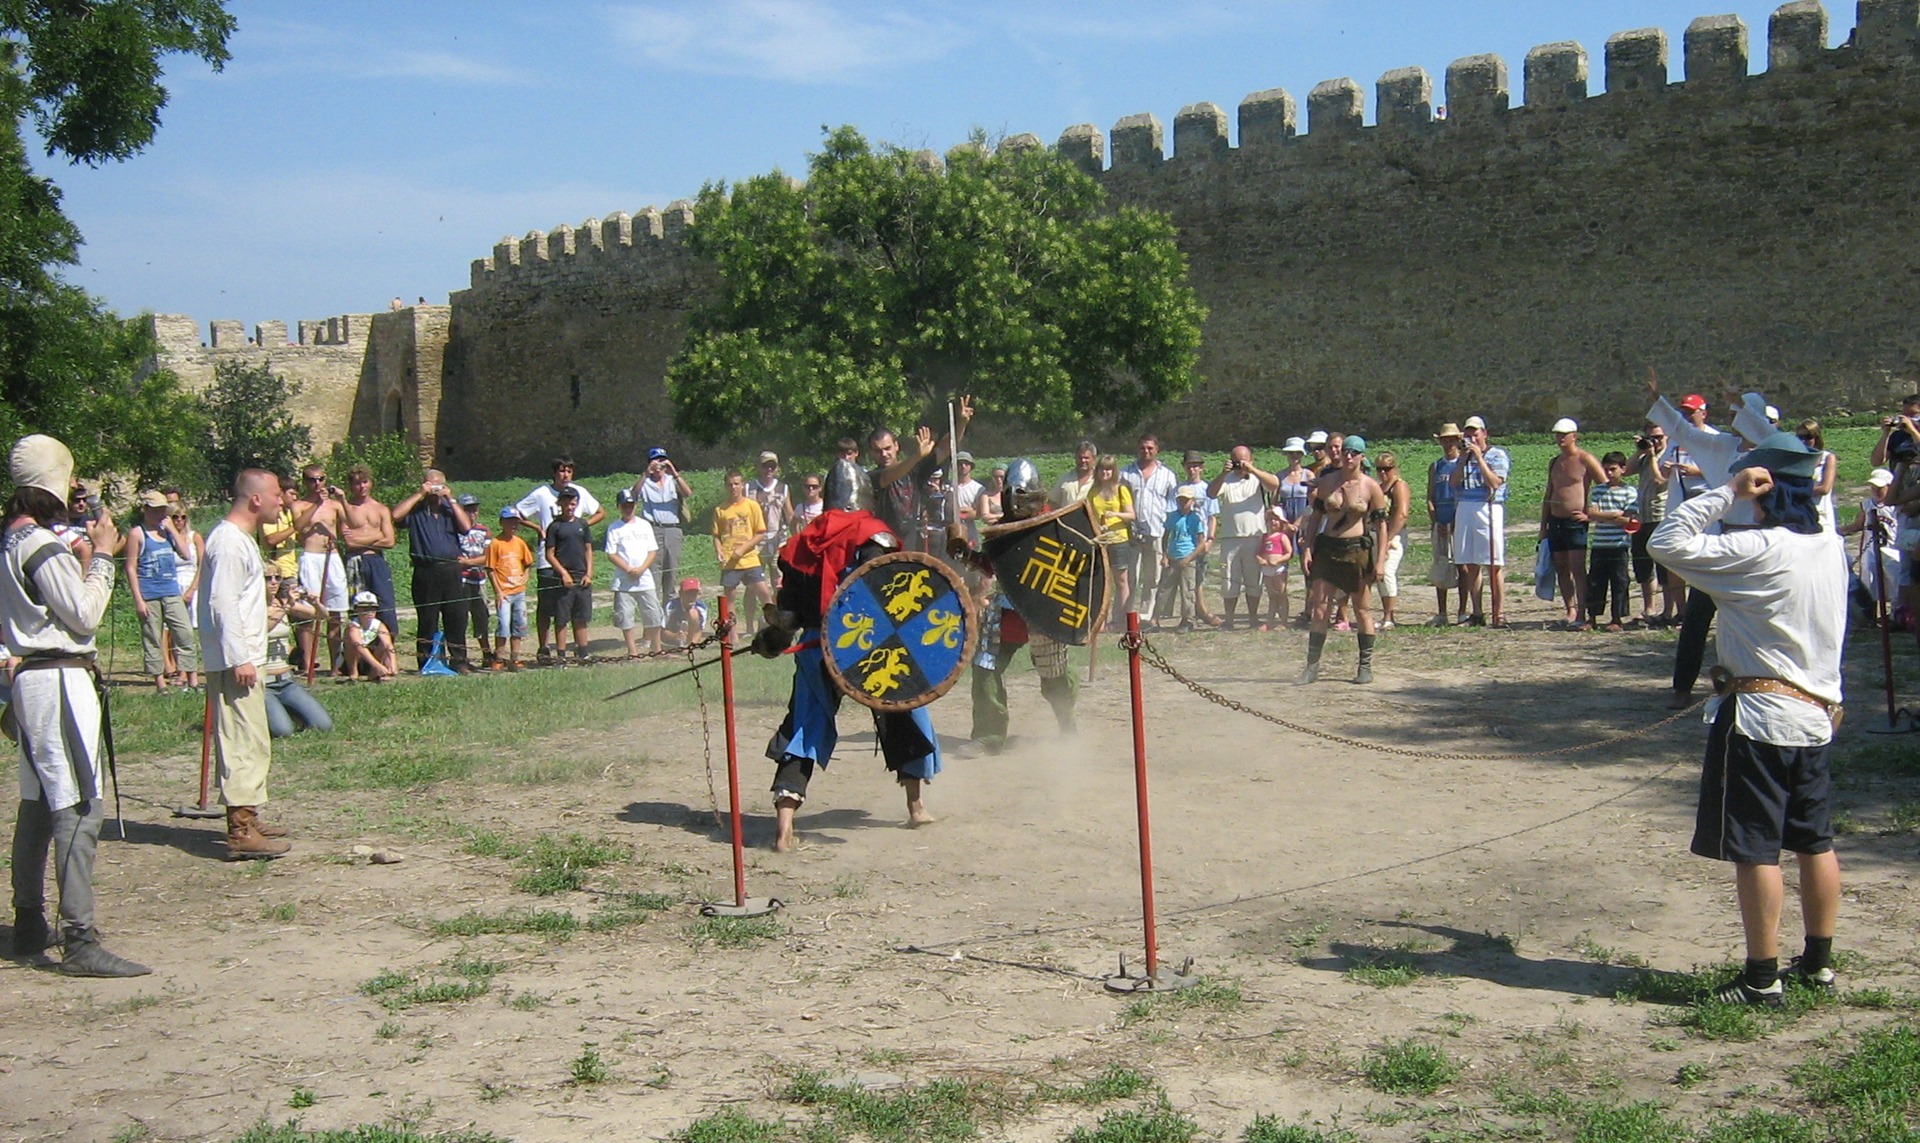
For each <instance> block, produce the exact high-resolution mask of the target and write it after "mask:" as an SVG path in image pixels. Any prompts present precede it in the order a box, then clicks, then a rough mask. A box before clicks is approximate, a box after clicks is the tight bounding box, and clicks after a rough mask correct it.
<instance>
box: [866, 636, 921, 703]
mask: <svg viewBox="0 0 1920 1143" xmlns="http://www.w3.org/2000/svg"><path fill="white" fill-rule="evenodd" d="M854 666H855V668H856V669H858V670H860V671H862V672H864V677H863V678H862V679H861V680H860V689H861V690H863V691H865V692H867V693H868V694H870V695H872V696H873V697H874V698H884V697H885V696H886V695H887V694H888V693H889V692H892V691H897V690H899V689H900V683H901V681H902V680H903V679H905V678H906V677H907V676H908V675H909V674H911V673H912V672H913V664H912V663H910V662H908V661H907V649H906V648H905V647H901V646H897V645H896V646H893V647H882V648H880V649H879V650H878V651H874V652H872V653H871V654H869V655H867V656H866V657H865V658H864V659H861V660H860V661H859V662H858V663H856V664H854Z"/></svg>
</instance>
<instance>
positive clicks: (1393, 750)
mask: <svg viewBox="0 0 1920 1143" xmlns="http://www.w3.org/2000/svg"><path fill="white" fill-rule="evenodd" d="M1134 638H1135V637H1134V636H1131V635H1123V636H1121V640H1120V645H1121V646H1122V647H1124V648H1127V649H1129V650H1131V649H1132V647H1133V646H1134ZM1138 646H1139V649H1140V658H1141V659H1142V660H1143V661H1144V662H1145V663H1146V664H1147V665H1148V666H1150V667H1152V668H1153V669H1154V670H1156V671H1159V672H1160V673H1161V674H1164V675H1166V676H1167V677H1168V678H1170V679H1172V680H1173V681H1174V682H1176V683H1179V684H1180V685H1181V686H1183V687H1185V688H1187V689H1188V690H1190V691H1192V692H1193V693H1194V694H1196V695H1199V696H1200V697H1201V698H1203V699H1206V700H1207V701H1208V702H1210V703H1213V704H1214V705H1215V706H1221V707H1225V708H1226V709H1228V710H1231V711H1237V712H1239V713H1240V714H1246V715H1251V716H1253V717H1254V718H1257V719H1260V720H1261V721H1263V722H1270V723H1272V724H1273V725H1275V726H1279V727H1284V728H1285V729H1287V730H1291V731H1293V732H1294V733H1296V734H1305V735H1307V736H1309V737H1312V738H1318V739H1321V740H1323V741H1326V742H1332V743H1336V744H1338V745H1341V746H1352V747H1354V748H1356V749H1360V750H1371V751H1374V752H1375V753H1378V754H1392V755H1396V756H1398V757H1402V758H1430V759H1433V760H1435V761H1443V762H1508V761H1515V760H1519V759H1524V758H1546V757H1551V756H1553V755H1556V754H1578V753H1581V752H1582V751H1586V750H1598V749H1599V748H1600V747H1602V746H1614V745H1618V744H1619V743H1622V742H1630V741H1632V740H1634V739H1636V738H1643V737H1645V736H1646V735H1649V734H1652V733H1653V732H1654V731H1656V730H1660V729H1661V728H1663V727H1667V726H1671V725H1673V724H1674V723H1676V722H1678V721H1680V720H1681V719H1683V718H1686V717H1687V716H1688V715H1690V714H1692V713H1693V710H1694V708H1695V707H1698V706H1699V705H1700V704H1701V703H1702V702H1705V701H1706V700H1705V699H1704V698H1701V699H1696V700H1694V701H1693V702H1692V703H1690V704H1688V705H1687V706H1686V707H1685V708H1684V709H1681V710H1678V711H1675V712H1674V713H1672V714H1670V715H1668V716H1667V717H1665V718H1663V719H1661V720H1660V721H1658V722H1655V723H1652V724H1650V725H1648V726H1643V727H1641V728H1640V729H1639V730H1630V731H1627V732H1626V733H1624V734H1616V735H1613V736H1611V737H1608V738H1602V739H1598V740H1596V741H1593V742H1585V743H1579V744H1576V745H1573V746H1555V747H1553V748H1552V749H1549V750H1519V751H1509V752H1505V753H1498V754H1475V753H1469V752H1467V751H1460V750H1441V751H1433V750H1417V749H1414V748H1413V747H1409V746H1387V745H1383V744H1381V743H1378V742H1368V741H1367V740H1365V739H1363V738H1353V737H1350V736H1348V735H1345V734H1335V733H1333V732H1332V731H1330V730H1321V729H1319V728H1317V727H1312V726H1306V725H1303V724H1301V723H1298V722H1292V721H1289V720H1288V719H1284V718H1281V717H1280V716H1279V715H1277V714H1269V713H1267V712H1266V711H1264V710H1258V709H1256V708H1254V707H1251V706H1248V705H1247V704H1246V703H1243V702H1241V701H1239V700H1238V699H1233V698H1229V697H1227V696H1226V695H1223V694H1221V693H1220V692H1219V691H1216V690H1213V689H1212V688H1210V687H1208V686H1206V685H1205V684H1203V683H1199V682H1196V681H1194V680H1193V679H1190V678H1188V677H1187V676H1186V675H1184V674H1182V673H1181V672H1180V669H1179V668H1177V667H1175V666H1174V665H1173V664H1172V663H1169V662H1167V659H1166V656H1165V655H1162V654H1161V653H1160V651H1159V649H1158V648H1156V647H1155V646H1154V645H1153V641H1152V640H1150V639H1148V638H1147V637H1146V636H1144V635H1142V636H1139V637H1138Z"/></svg>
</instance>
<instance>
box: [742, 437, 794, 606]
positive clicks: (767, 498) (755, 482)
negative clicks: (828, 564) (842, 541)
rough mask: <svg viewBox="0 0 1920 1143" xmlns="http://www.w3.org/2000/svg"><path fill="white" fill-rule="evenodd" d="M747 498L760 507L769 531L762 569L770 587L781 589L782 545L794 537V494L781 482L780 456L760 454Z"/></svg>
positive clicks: (762, 548) (762, 551) (763, 545)
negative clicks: (749, 497)
mask: <svg viewBox="0 0 1920 1143" xmlns="http://www.w3.org/2000/svg"><path fill="white" fill-rule="evenodd" d="M747 495H748V496H751V497H753V500H754V503H756V504H758V505H760V516H761V518H762V519H764V520H765V521H766V523H767V530H766V532H765V534H764V535H763V536H762V537H761V540H760V566H761V567H763V568H766V569H767V576H768V578H769V580H770V581H771V582H770V586H771V587H772V588H773V589H778V588H779V586H780V569H779V568H778V566H776V565H778V564H779V562H780V545H781V544H784V543H786V542H787V537H788V536H790V535H792V534H793V493H792V491H791V490H790V489H788V487H787V483H786V481H784V480H781V479H780V454H779V453H776V452H763V453H761V454H760V463H759V468H758V471H757V472H756V473H755V474H754V477H753V479H752V480H750V481H748V482H747Z"/></svg>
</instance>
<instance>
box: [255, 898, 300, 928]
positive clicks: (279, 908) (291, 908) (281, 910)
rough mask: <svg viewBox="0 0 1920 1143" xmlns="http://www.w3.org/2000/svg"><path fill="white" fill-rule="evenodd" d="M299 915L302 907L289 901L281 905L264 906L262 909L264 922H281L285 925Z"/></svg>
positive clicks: (261, 916)
mask: <svg viewBox="0 0 1920 1143" xmlns="http://www.w3.org/2000/svg"><path fill="white" fill-rule="evenodd" d="M299 915H300V906H299V905H297V904H295V903H294V902H292V901H287V902H285V903H283V904H279V905H262V906H261V907H260V919H261V920H263V921H279V922H281V923H282V924H285V923H286V922H288V921H291V920H293V919H294V918H295V917H298V916H299Z"/></svg>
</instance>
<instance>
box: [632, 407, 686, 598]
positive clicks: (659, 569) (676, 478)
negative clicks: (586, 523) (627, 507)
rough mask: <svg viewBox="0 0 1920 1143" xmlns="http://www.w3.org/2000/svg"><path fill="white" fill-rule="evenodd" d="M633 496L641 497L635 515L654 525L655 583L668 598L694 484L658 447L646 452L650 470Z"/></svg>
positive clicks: (677, 570) (677, 567) (676, 573)
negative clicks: (656, 549) (690, 482)
mask: <svg viewBox="0 0 1920 1143" xmlns="http://www.w3.org/2000/svg"><path fill="white" fill-rule="evenodd" d="M633 494H634V495H635V496H636V497H638V498H639V499H638V501H637V502H636V504H635V511H634V514H635V515H637V516H639V517H640V518H641V519H642V520H645V521H646V522H647V523H648V524H650V525H652V526H653V538H654V541H655V542H656V543H658V544H659V545H660V552H659V556H658V558H656V559H655V560H654V561H653V584H654V587H655V588H657V589H658V590H659V592H660V598H662V599H665V598H666V597H667V594H668V592H669V591H671V590H672V589H674V588H675V587H676V586H678V582H679V580H678V577H679V575H680V548H681V546H682V545H683V544H685V543H686V536H687V533H686V527H687V520H688V518H689V517H688V516H687V511H688V507H689V505H690V504H691V502H692V500H693V485H691V484H688V483H687V478H686V477H684V476H681V475H680V470H679V469H678V468H676V467H674V463H673V458H672V457H670V456H668V455H667V450H666V449H663V448H661V447H659V446H658V445H656V446H654V447H653V448H650V449H648V450H647V471H646V473H645V474H644V475H643V476H641V477H640V479H638V480H636V481H634V482H633Z"/></svg>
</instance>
